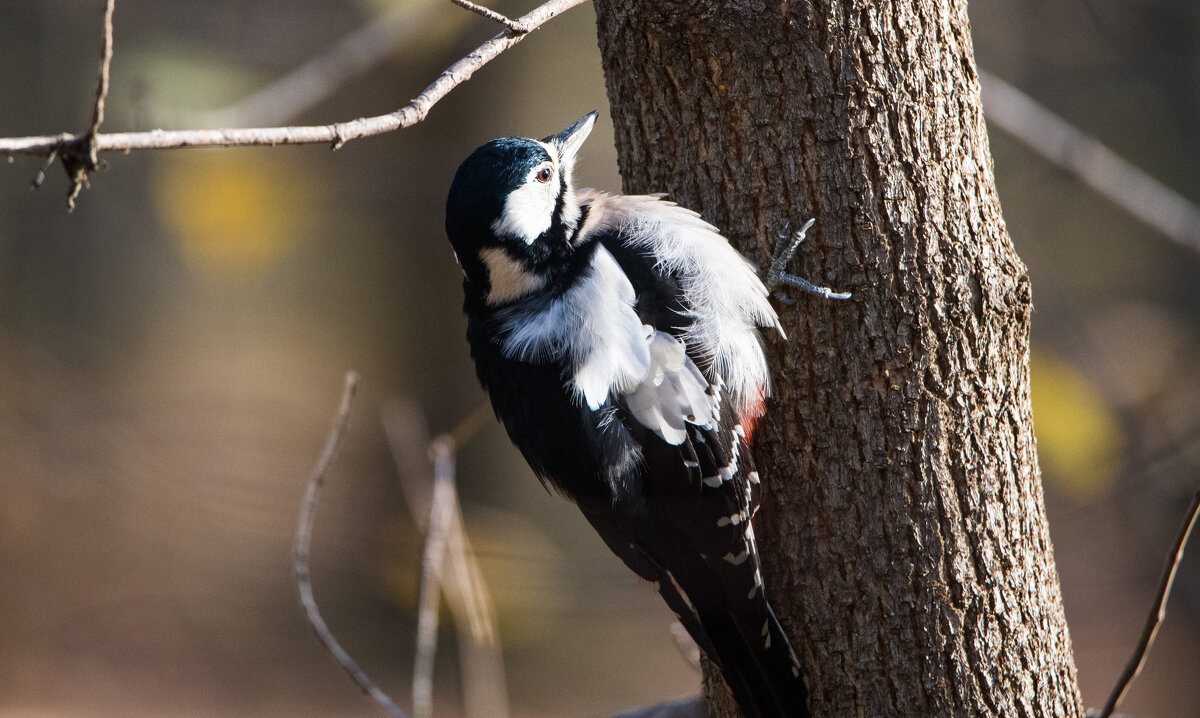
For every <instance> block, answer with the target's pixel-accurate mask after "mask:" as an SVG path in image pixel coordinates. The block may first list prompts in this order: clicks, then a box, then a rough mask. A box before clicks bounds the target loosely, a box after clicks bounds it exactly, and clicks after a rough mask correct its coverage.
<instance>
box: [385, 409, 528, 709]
mask: <svg viewBox="0 0 1200 718" xmlns="http://www.w3.org/2000/svg"><path fill="white" fill-rule="evenodd" d="M482 409H483V410H486V409H488V406H487V404H484V405H482ZM486 413H487V412H486V411H481V410H478V409H477V410H476V411H474V412H472V413H471V414H470V415H468V416H467V417H466V418H465V419H463V421H461V422H459V424H458V426H457V427H455V429H454V430H453V431H452V432H451V433H450V436H451V437H453V439H454V445H455V446H461V445H463V444H465V443H466V442H467V441H468V440H469V439H470V438H471V436H472V435H473V434H474V433H475V432H476V431H477V430H478V427H479V426H480V425H481V423H482V422H481V421H480V416H481V415H485V416H486ZM382 416H383V424H384V430H385V432H386V433H387V437H388V444H389V446H390V447H391V450H392V456H393V458H394V459H395V461H396V468H397V469H398V472H399V475H400V485H401V488H402V489H403V491H404V495H405V498H406V500H407V503H408V506H409V510H410V511H411V513H412V516H413V521H414V522H415V523H416V524H417V525H418V526H419V527H421V529H422V530H423V531H428V517H429V516H430V514H431V508H430V507H431V505H432V503H433V502H432V496H431V490H430V488H429V487H430V486H431V485H432V484H433V481H432V480H431V479H432V475H431V474H430V472H429V468H430V466H429V463H428V455H429V453H430V450H431V445H430V441H429V432H428V430H427V428H426V425H425V418H424V414H423V413H422V412H421V410H420V409H419V408H418V407H417V405H416V404H415V403H414V402H411V401H400V402H393V403H389V404H388V405H386V406H385V407H384V409H383V412H382ZM446 563H447V566H446V575H445V583H444V585H443V587H442V588H443V590H444V592H445V597H446V602H447V604H449V606H450V612H451V614H452V615H453V616H454V624H455V628H456V629H457V631H458V634H459V636H458V647H459V662H460V664H461V670H462V690H463V705H464V708H465V714H466V715H467V716H470V717H476V718H484V717H486V718H506V716H508V698H507V688H506V686H505V679H504V661H503V658H502V656H501V653H500V644H499V638H498V635H497V631H496V617H495V614H494V612H493V610H492V601H491V596H490V595H489V593H488V590H487V586H486V584H485V583H484V580H483V574H482V572H481V571H480V569H479V564H478V562H477V561H476V560H475V554H474V551H473V550H472V549H471V544H470V541H469V540H468V538H467V535H466V530H465V528H464V525H463V519H462V512H461V510H460V506H459V502H458V495H457V490H456V492H455V494H454V511H453V515H452V516H451V523H450V525H449V527H448V528H447V532H446Z"/></svg>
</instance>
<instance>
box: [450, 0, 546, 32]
mask: <svg viewBox="0 0 1200 718" xmlns="http://www.w3.org/2000/svg"><path fill="white" fill-rule="evenodd" d="M450 2H452V3H454V4H455V5H457V6H459V7H463V8H466V9H468V10H470V11H471V12H473V13H475V14H476V15H481V16H483V17H486V18H487V19H488V20H491V21H492V22H498V23H500V24H501V25H503V26H504V27H506V28H508V29H509V30H512V31H513V32H515V33H517V34H520V35H523V34H525V33H527V32H529V31H530V30H531V29H532V28H529V27H526V26H525V25H522V24H521V22H520V21H518V20H513V19H512V18H510V17H508V16H507V15H501V14H500V13H498V12H496V11H495V10H488V9H487V8H485V7H483V6H482V5H476V4H475V3H473V2H471V0H450Z"/></svg>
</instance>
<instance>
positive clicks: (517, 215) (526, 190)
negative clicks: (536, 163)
mask: <svg viewBox="0 0 1200 718" xmlns="http://www.w3.org/2000/svg"><path fill="white" fill-rule="evenodd" d="M557 199H558V187H557V186H556V185H555V183H554V181H553V180H551V181H550V182H545V183H543V182H538V181H537V180H532V181H528V182H526V183H525V184H523V185H521V186H520V187H518V188H517V189H515V190H513V191H512V192H511V193H509V195H508V198H507V199H505V200H504V210H503V211H502V212H501V213H500V217H499V218H498V219H496V221H495V222H492V231H493V232H495V233H496V236H497V237H514V238H516V239H520V240H521V241H523V242H525V244H533V242H534V240H536V239H537V238H538V237H540V236H542V233H543V232H545V231H546V230H547V229H550V220H551V219H552V218H553V216H554V203H555V200H557Z"/></svg>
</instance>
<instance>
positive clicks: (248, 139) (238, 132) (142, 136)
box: [0, 0, 586, 157]
mask: <svg viewBox="0 0 1200 718" xmlns="http://www.w3.org/2000/svg"><path fill="white" fill-rule="evenodd" d="M584 2H586V0H550V1H549V2H546V3H544V4H543V5H540V6H538V7H537V8H535V9H534V10H532V11H531V12H529V13H528V14H526V15H523V16H521V17H520V18H518V19H517V20H516V23H518V24H519V25H521V26H522V27H525V28H528V29H529V30H530V31H532V30H535V29H537V28H538V27H541V26H542V25H543V24H544V23H546V22H547V21H549V20H550V19H552V18H554V17H555V16H557V15H560V14H562V13H563V12H565V11H567V10H569V9H571V8H573V7H575V6H577V5H582V4H583V3H584ZM527 34H528V32H525V33H518V32H515V31H513V30H505V31H504V32H502V33H500V34H499V35H497V36H495V37H493V38H492V39H491V40H488V41H487V42H485V43H483V44H482V45H480V46H479V47H478V48H476V49H475V50H474V51H473V52H471V53H469V54H467V56H466V57H464V58H462V59H460V60H459V61H458V62H455V63H454V64H453V65H451V66H450V67H448V68H446V70H445V71H443V72H442V74H441V75H439V76H438V78H437V79H436V80H434V81H433V83H432V84H430V85H429V87H426V88H425V90H424V91H423V92H421V94H420V95H418V96H417V97H416V99H414V100H413V101H412V102H410V103H408V104H407V105H405V106H404V107H401V108H400V109H398V110H396V111H395V112H391V113H388V114H386V115H378V116H376V117H363V118H359V119H357V120H350V121H348V122H337V123H333V124H329V125H315V126H295V127H252V128H242V129H218V130H170V131H168V130H150V131H148V132H116V133H112V134H98V135H96V137H95V142H96V151H97V152H109V151H123V152H127V151H130V150H149V149H159V150H163V149H180V148H185V147H247V146H256V145H299V144H315V143H326V144H330V145H332V146H333V147H334V148H335V149H336V148H338V147H341V146H342V145H343V144H345V143H346V142H348V141H350V140H353V139H358V138H360V137H372V136H375V135H381V134H384V133H387V132H394V131H396V130H399V129H402V128H405V127H410V126H412V125H415V124H417V123H418V122H420V121H421V120H423V119H425V117H426V115H428V114H429V110H430V108H432V107H433V105H434V104H436V103H437V102H438V101H439V100H441V99H442V98H443V97H445V96H446V95H447V94H449V93H450V91H451V90H453V89H454V88H455V87H458V86H459V85H461V84H462V83H464V82H466V81H467V80H469V79H470V78H471V76H472V75H473V74H474V73H475V71H476V70H478V69H479V68H481V67H483V66H484V65H486V64H487V63H488V62H491V61H492V60H493V59H495V58H496V56H498V55H500V54H501V53H502V52H504V51H505V50H507V49H509V48H510V47H512V46H513V45H516V44H517V43H518V42H520V41H521V40H523V39H524V38H525V37H526V35H527ZM80 140H81V137H78V136H73V135H45V136H39V137H9V138H0V155H18V154H24V155H35V156H38V157H45V156H46V155H47V154H49V153H50V152H51V151H53V150H54V149H55V148H61V147H63V146H64V145H70V144H72V143H77V142H79V141H80Z"/></svg>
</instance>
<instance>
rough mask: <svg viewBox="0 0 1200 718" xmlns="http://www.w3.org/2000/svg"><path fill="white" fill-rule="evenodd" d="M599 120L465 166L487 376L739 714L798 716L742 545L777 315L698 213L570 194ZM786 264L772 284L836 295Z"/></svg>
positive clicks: (459, 190)
mask: <svg viewBox="0 0 1200 718" xmlns="http://www.w3.org/2000/svg"><path fill="white" fill-rule="evenodd" d="M595 120H596V113H595V112H592V113H590V114H588V115H586V116H585V117H583V118H582V119H580V120H579V121H578V122H576V123H574V124H573V125H571V126H570V127H568V128H567V129H565V130H563V131H562V132H559V133H558V134H555V135H551V136H549V137H546V138H544V139H542V140H534V139H528V138H522V137H504V138H500V139H496V140H492V141H491V142H488V143H487V144H485V145H483V146H482V147H480V148H479V149H477V150H475V152H474V153H472V154H471V155H470V156H469V157H468V158H467V159H466V160H465V161H464V162H463V163H462V165H461V166H460V167H459V168H458V172H457V173H456V175H455V177H454V181H453V184H452V185H451V188H450V195H449V198H448V200H447V202H446V234H447V236H448V237H449V239H450V243H451V245H452V246H453V248H454V252H455V256H456V257H457V259H458V262H459V264H460V265H461V267H462V270H463V273H464V275H465V279H464V281H463V290H464V292H465V295H466V298H465V302H464V311H465V313H466V315H467V340H468V343H469V344H470V349H471V356H472V358H473V359H474V361H475V368H476V372H477V374H478V377H479V381H480V383H481V384H482V385H483V387H484V389H485V390H486V392H487V393H488V395H489V397H490V398H491V402H492V407H493V409H494V411H495V413H496V416H497V418H498V419H499V420H500V421H501V423H503V425H504V427H505V429H506V430H507V432H508V436H509V438H510V439H511V440H512V442H513V444H515V445H516V447H517V448H518V449H519V450H520V451H521V453H522V454H523V455H524V457H525V459H526V460H527V461H528V463H529V465H530V467H531V468H532V469H533V471H534V473H535V474H536V475H537V476H538V478H539V479H541V481H542V482H543V484H545V485H547V486H548V487H550V488H552V489H556V490H558V491H560V492H561V493H563V494H565V495H566V496H567V497H569V498H570V499H572V500H573V501H574V502H575V503H576V504H577V505H578V507H579V508H580V510H582V512H583V515H584V516H585V517H586V518H587V520H588V522H590V523H591V525H592V526H593V527H594V528H595V530H596V531H597V532H598V533H599V534H600V536H601V538H602V539H603V540H604V542H605V543H606V544H607V545H608V547H609V548H610V549H611V550H612V551H613V553H615V554H616V555H617V556H618V557H620V558H621V560H622V561H623V562H624V563H625V564H626V565H627V566H628V567H629V568H630V569H632V570H633V571H634V573H636V574H637V575H638V576H640V577H642V578H643V579H645V580H646V581H649V582H650V583H652V584H653V585H654V586H655V588H656V589H657V590H658V592H659V593H660V594H661V596H662V598H663V599H664V600H665V601H666V603H667V605H668V606H669V607H670V608H671V610H672V611H674V613H675V614H676V616H677V617H678V618H679V621H680V623H681V624H682V625H683V627H684V628H685V629H687V631H688V633H689V634H690V635H691V636H692V638H693V639H695V641H696V643H697V644H698V645H699V647H700V648H701V650H703V651H704V653H705V654H706V655H707V656H708V658H709V659H710V660H711V661H712V662H713V663H715V664H716V665H717V666H719V667H720V669H721V672H722V675H723V676H724V678H725V681H726V683H727V684H728V685H729V688H730V689H731V691H732V693H733V695H734V697H735V699H736V700H737V702H738V705H739V706H740V708H741V710H742V712H743V713H744V714H745V715H746V717H747V718H797V717H798V716H808V715H809V713H808V707H807V693H806V689H805V684H804V679H803V676H802V674H801V669H800V664H799V662H798V661H797V659H796V655H795V653H794V652H793V650H792V647H791V644H790V642H789V640H788V637H787V636H786V635H785V633H784V631H783V628H782V627H781V626H780V624H779V621H778V620H776V618H775V615H774V613H773V611H772V609H771V605H770V603H769V602H768V600H767V596H766V594H765V592H764V589H763V581H762V574H761V572H760V570H759V557H758V552H757V549H756V547H755V537H754V522H753V518H754V514H755V512H756V511H757V509H758V505H759V490H760V486H761V478H760V476H759V474H758V472H757V471H755V468H754V464H753V462H752V460H751V456H750V451H749V442H750V439H751V436H752V434H753V431H754V424H755V421H756V420H757V419H758V418H759V417H760V416H761V415H762V413H763V403H764V400H765V398H766V397H767V395H768V393H769V391H770V384H769V378H768V371H767V362H766V357H765V354H764V351H763V345H762V340H761V338H760V336H759V331H758V330H759V328H760V327H761V328H765V329H770V330H775V331H778V332H779V333H780V334H781V335H782V333H783V332H782V329H781V328H780V325H779V320H778V317H777V316H776V314H775V311H774V309H773V308H772V307H771V304H770V302H769V301H768V291H767V288H766V287H765V286H764V285H763V283H762V282H761V281H760V280H759V278H758V276H757V274H756V272H755V269H754V268H753V266H751V264H750V263H749V262H748V261H747V260H746V259H744V258H743V257H742V256H741V255H740V254H738V253H737V252H736V251H735V250H734V249H733V248H732V247H730V245H729V243H728V242H727V241H726V240H725V238H724V237H722V236H721V234H720V232H719V231H718V230H717V229H716V228H715V227H713V226H712V225H710V224H708V223H707V222H705V221H704V220H703V219H701V218H700V216H699V215H698V214H696V213H695V212H692V211H691V210H688V209H684V208H683V207H680V206H678V205H676V204H675V203H673V202H669V201H667V200H666V199H664V196H662V195H643V196H626V195H613V194H607V193H604V192H599V191H595V190H590V189H581V190H576V189H574V187H573V186H572V181H571V173H572V168H573V166H574V163H575V156H576V153H577V152H578V150H579V148H580V146H581V145H582V144H583V141H584V139H585V138H586V137H587V136H588V134H589V132H590V131H591V129H592V126H593V124H594V123H595ZM807 228H808V225H805V229H807ZM797 237H798V238H799V239H802V238H803V231H802V232H800V233H797ZM799 239H797V240H795V242H794V243H793V245H792V246H790V248H789V251H791V252H794V251H795V246H794V244H798V241H799ZM778 265H779V262H776V263H773V266H772V273H773V277H774V279H775V280H776V281H775V283H779V280H780V277H782V278H783V279H782V283H785V284H791V285H793V286H800V287H802V288H805V289H809V290H810V291H818V293H824V295H825V296H841V295H836V294H833V293H831V292H830V290H826V289H824V288H820V287H815V286H814V285H811V284H809V283H807V282H805V281H804V280H798V282H797V281H792V279H795V278H792V277H791V276H790V275H782V274H781V272H780V271H779V266H778Z"/></svg>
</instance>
